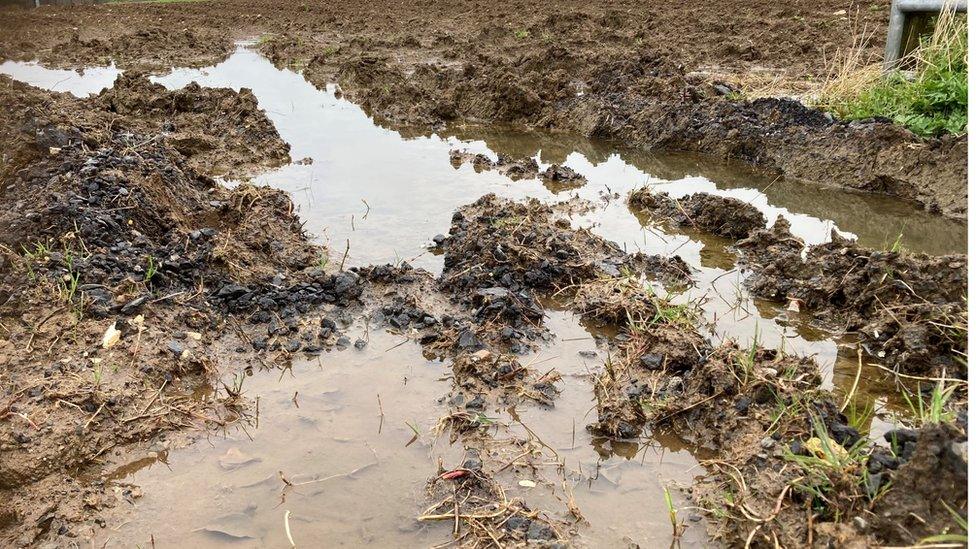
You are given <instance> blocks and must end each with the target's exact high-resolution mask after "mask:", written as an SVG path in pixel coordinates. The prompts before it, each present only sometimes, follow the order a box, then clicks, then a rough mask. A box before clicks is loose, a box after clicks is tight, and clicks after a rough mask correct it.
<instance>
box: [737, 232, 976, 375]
mask: <svg viewBox="0 0 976 549" xmlns="http://www.w3.org/2000/svg"><path fill="white" fill-rule="evenodd" d="M735 248H736V249H737V250H738V251H739V252H740V253H741V254H742V258H743V261H744V263H745V264H746V265H747V266H748V267H749V268H750V269H751V271H752V272H751V274H750V275H749V277H748V278H747V280H746V285H747V287H748V288H749V290H750V292H752V293H753V294H754V295H756V296H760V297H764V298H767V299H772V300H777V301H781V302H792V304H793V306H794V307H795V308H796V309H797V310H799V311H806V312H809V313H812V314H813V315H814V316H815V317H817V318H818V319H820V320H821V321H822V322H824V323H825V324H826V325H828V326H832V327H833V328H835V329H838V328H839V329H841V330H844V331H852V332H858V333H859V335H860V337H861V341H862V348H863V349H864V350H865V351H866V352H867V353H868V356H869V357H870V358H871V359H873V360H876V361H880V362H883V363H885V364H888V365H889V366H890V367H893V368H895V369H897V370H899V371H902V372H904V373H908V374H922V375H928V376H932V377H937V376H940V375H941V374H942V372H946V373H947V374H948V375H949V377H957V378H966V377H967V375H968V374H967V368H966V364H965V356H966V354H967V349H968V344H967V341H966V326H967V323H968V315H967V312H966V295H967V291H968V290H967V273H968V269H967V262H966V256H964V255H946V256H936V257H930V256H928V255H925V254H910V253H907V252H902V251H899V250H889V251H882V250H871V249H867V248H863V247H861V246H858V245H857V244H855V243H854V242H852V241H850V240H847V239H844V238H843V237H840V236H839V235H837V233H836V232H835V233H834V234H833V238H832V240H831V242H828V243H825V244H818V245H815V246H809V247H806V246H804V244H803V242H801V241H799V240H798V239H797V238H796V237H795V236H793V235H792V234H791V233H790V225H789V222H788V221H786V220H785V219H784V218H782V217H780V218H778V219H777V220H776V222H775V223H774V225H773V227H772V228H770V229H759V230H754V231H753V232H752V233H750V235H749V237H748V238H745V239H743V240H740V241H739V242H737V243H736V244H735Z"/></svg>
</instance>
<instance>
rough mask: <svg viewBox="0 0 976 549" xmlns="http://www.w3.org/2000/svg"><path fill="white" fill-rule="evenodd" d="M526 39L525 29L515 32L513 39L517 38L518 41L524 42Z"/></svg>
mask: <svg viewBox="0 0 976 549" xmlns="http://www.w3.org/2000/svg"><path fill="white" fill-rule="evenodd" d="M528 37H529V31H527V30H525V29H521V30H517V31H515V38H518V39H519V40H525V39H526V38H528Z"/></svg>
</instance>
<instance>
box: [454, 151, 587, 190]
mask: <svg viewBox="0 0 976 549" xmlns="http://www.w3.org/2000/svg"><path fill="white" fill-rule="evenodd" d="M450 159H451V165H452V166H454V168H455V169H456V168H460V167H461V166H462V165H464V164H468V163H470V164H471V166H472V167H473V168H474V170H475V171H476V172H478V173H481V172H482V171H484V170H496V171H497V172H498V173H500V174H502V175H504V176H506V177H508V178H509V179H511V180H512V181H519V180H522V179H536V178H538V179H541V180H542V181H543V184H545V185H546V187H547V188H549V189H550V190H552V191H553V193H556V194H558V193H559V192H561V191H564V190H567V189H573V188H579V187H582V186H583V185H585V184H586V178H585V177H583V176H582V175H580V174H578V173H576V172H575V171H573V169H572V168H570V167H568V166H560V165H558V164H553V165H551V166H549V167H548V168H546V169H545V170H540V168H539V163H538V162H536V160H535V159H534V158H529V157H526V158H521V159H514V158H510V157H508V156H506V155H504V154H500V155H498V160H492V159H491V158H488V156H486V155H484V154H481V153H469V152H465V151H460V150H452V151H451V153H450Z"/></svg>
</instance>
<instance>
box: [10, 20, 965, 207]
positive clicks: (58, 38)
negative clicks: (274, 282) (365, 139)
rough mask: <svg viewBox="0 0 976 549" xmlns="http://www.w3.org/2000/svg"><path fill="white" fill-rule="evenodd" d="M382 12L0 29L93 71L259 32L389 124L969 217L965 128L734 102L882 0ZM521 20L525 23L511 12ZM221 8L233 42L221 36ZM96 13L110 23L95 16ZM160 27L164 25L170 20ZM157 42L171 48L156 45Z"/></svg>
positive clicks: (191, 58)
mask: <svg viewBox="0 0 976 549" xmlns="http://www.w3.org/2000/svg"><path fill="white" fill-rule="evenodd" d="M390 9H392V10H393V11H396V12H397V13H400V15H401V17H402V18H403V19H404V20H406V21H409V22H408V23H406V24H401V21H399V20H396V21H395V20H394V19H393V18H392V17H391V16H390V15H389V13H390V12H387V11H384V7H383V6H382V5H376V6H374V7H373V9H372V10H369V11H366V12H362V11H360V10H358V9H355V10H352V11H349V6H348V5H346V4H341V3H340V4H336V5H328V6H319V7H318V9H316V10H305V9H303V8H301V7H300V6H293V7H288V8H285V9H283V8H282V7H281V6H278V5H275V6H273V7H272V6H268V5H267V4H265V3H262V2H260V1H256V2H253V3H252V4H249V5H247V6H244V5H239V4H233V5H226V6H225V5H223V4H221V3H219V2H218V3H210V4H209V5H208V6H165V5H156V6H151V7H140V8H139V10H138V11H136V10H133V9H131V8H129V7H127V6H92V7H76V9H74V10H71V11H66V10H65V11H60V10H53V9H52V10H49V11H47V12H45V14H44V15H45V17H43V18H41V19H40V21H41V22H42V23H41V24H38V21H36V20H31V18H30V15H29V14H28V13H26V12H23V11H21V10H15V9H10V8H7V9H5V10H4V12H3V14H2V15H3V20H4V27H5V28H8V29H12V30H11V31H10V32H9V33H5V35H4V37H0V38H2V40H0V48H2V49H0V53H2V54H3V57H4V58H6V59H24V58H25V57H35V56H37V51H38V48H40V49H41V51H42V52H43V53H42V55H41V57H42V58H43V59H45V60H46V61H47V62H48V63H53V62H55V61H58V62H61V63H64V64H70V63H75V64H78V63H82V62H84V63H89V64H91V63H96V62H101V61H104V59H105V53H106V52H111V53H112V54H113V55H114V56H115V57H116V58H118V59H121V60H122V61H121V62H126V63H127V64H128V65H131V66H138V65H139V62H140V61H141V62H143V63H144V64H146V65H148V66H150V67H152V66H154V65H155V66H157V67H158V64H159V63H160V62H161V61H164V60H165V61H169V62H170V63H171V64H172V63H180V64H184V65H194V64H196V62H197V61H198V60H200V59H201V58H204V59H207V58H208V57H209V61H210V62H214V61H216V60H217V59H219V54H221V53H222V54H226V53H227V52H229V51H231V50H232V49H233V40H234V39H242V38H248V37H253V36H259V35H260V36H262V39H261V41H260V42H261V43H260V45H259V47H260V49H261V51H262V52H263V53H265V54H266V55H268V56H269V58H271V59H272V60H273V61H274V62H275V63H276V64H278V65H279V66H281V67H292V68H300V69H303V70H304V75H305V77H306V78H307V79H308V80H309V81H310V82H312V83H314V84H316V85H317V86H319V87H320V88H322V89H324V88H325V87H326V86H327V85H328V84H330V83H333V82H338V83H339V84H341V86H342V88H343V93H344V94H345V96H347V97H349V98H351V99H352V100H354V101H355V102H357V103H358V104H360V105H362V106H363V107H364V108H366V109H367V110H368V111H369V112H371V113H372V114H374V115H375V116H376V117H378V118H381V119H383V120H387V121H388V122H389V123H393V124H403V123H409V124H424V125H435V126H439V125H441V124H443V123H445V122H452V121H466V122H492V123H512V124H519V125H528V126H531V127H535V128H546V129H558V130H568V131H572V132H577V133H581V134H583V135H585V136H589V137H597V138H607V137H611V138H618V139H621V140H625V141H628V142H630V143H635V144H641V145H643V146H645V147H647V148H654V149H666V150H683V151H695V152H703V153H706V154H710V155H714V156H715V157H718V158H736V159H741V160H744V161H746V162H750V163H753V164H756V165H759V166H763V167H766V168H770V169H772V170H775V171H777V172H778V173H781V174H782V175H784V176H787V177H794V178H797V179H801V180H806V181H810V182H817V183H823V184H828V185H834V186H841V187H846V188H852V189H859V190H863V191H868V192H876V193H883V194H887V195H892V196H897V197H900V198H903V199H906V200H909V201H912V202H915V203H917V204H920V205H923V206H924V207H926V208H927V209H929V210H931V211H938V212H942V213H943V214H945V215H948V216H951V217H955V218H965V216H966V185H965V181H966V173H967V167H966V145H965V143H966V139H965V137H961V138H951V137H949V138H943V139H934V140H921V139H918V138H915V137H913V136H912V135H911V134H910V133H909V132H907V131H905V130H903V129H900V128H899V127H897V126H895V125H893V124H891V123H890V122H887V121H869V122H864V123H851V124H848V123H841V122H837V121H834V120H832V119H831V118H830V117H828V116H826V115H824V114H822V113H820V112H818V111H815V110H811V109H808V108H807V107H805V106H803V105H802V104H801V103H800V102H798V101H796V100H793V99H781V98H763V99H758V100H754V101H753V100H743V99H742V93H741V90H746V91H754V90H770V92H768V93H769V94H772V95H777V93H776V92H779V95H783V94H784V93H786V94H792V95H794V96H795V94H797V93H798V92H802V91H803V90H808V89H809V87H810V81H811V80H813V81H816V79H817V78H822V77H823V76H824V74H825V72H826V71H827V66H826V63H825V62H824V59H829V58H831V55H832V54H833V53H834V52H838V51H841V52H843V51H846V49H847V48H849V47H850V45H851V44H850V30H849V28H850V26H851V25H852V24H854V23H857V24H858V25H866V26H868V27H870V26H872V25H878V26H880V25H882V24H883V17H884V11H885V10H884V8H878V7H877V6H873V5H870V4H869V3H863V4H861V3H857V4H856V5H848V4H843V3H839V2H838V3H836V4H835V5H833V6H822V5H817V6H807V5H802V4H797V3H794V2H781V3H779V4H777V5H775V6H772V7H770V8H769V9H765V8H759V7H757V6H753V5H750V4H741V3H738V4H735V5H728V6H723V7H722V8H721V9H716V8H715V6H712V5H711V4H707V3H705V4H699V3H691V4H688V3H679V4H668V5H666V6H663V7H661V8H659V9H658V8H655V9H654V10H651V9H649V8H648V7H647V6H645V5H638V4H629V3H625V4H623V5H618V6H614V7H612V8H606V7H603V6H595V5H589V4H585V3H583V4H579V5H574V6H567V7H561V8H559V9H558V10H557V11H553V10H551V9H549V8H543V9H539V8H538V7H532V8H531V9H530V8H529V7H528V6H525V5H522V4H517V3H516V4H514V5H512V6H508V7H504V8H503V7H500V8H499V11H498V13H497V14H495V13H492V10H482V9H479V8H478V7H477V6H455V5H452V6H445V7H443V8H441V7H438V6H426V5H425V6H419V5H417V6H407V7H405V6H400V5H397V6H396V7H395V8H390ZM403 10H406V12H404V11H403ZM511 13H525V14H526V16H525V17H524V18H522V19H518V20H513V19H511ZM214 14H219V16H218V17H219V19H220V21H221V24H222V25H223V26H224V28H226V29H227V32H226V33H224V34H223V35H217V33H216V32H215V31H214V30H213V29H214V27H213V26H212V21H211V18H212V17H214ZM407 14H409V16H408V15H407ZM461 14H464V15H463V16H462V15H461ZM690 14H693V15H690ZM96 19H98V20H99V22H100V24H98V25H94V24H92V21H93V20H96ZM105 19H111V20H110V21H107V22H104V23H103V22H102V21H103V20H105ZM161 19H166V20H172V26H173V27H174V28H173V30H170V28H169V27H167V28H162V27H161V26H160V25H159V21H160V20H161ZM692 21H695V22H696V23H695V24H692V23H691V22H692ZM729 21H735V22H736V23H735V24H731V23H729ZM180 25H182V26H180ZM176 27H178V28H179V29H180V30H175V28H176ZM78 29H83V30H78ZM880 34H882V33H880V32H878V33H874V34H870V36H871V38H870V39H868V41H867V43H866V44H865V45H864V47H865V48H866V49H867V50H869V51H880V49H881V47H882V45H883V44H882V42H883V41H882V40H881V39H880V38H879V37H878V36H880ZM79 35H85V37H84V38H80V37H79ZM89 36H91V37H90V38H89ZM556 36H559V37H560V39H559V40H558V41H557V40H556V39H555V37H556ZM147 42H150V43H153V44H154V46H155V45H156V44H162V45H163V46H162V47H153V48H152V49H151V50H150V51H146V48H145V47H144V44H146V43H147ZM663 43H666V44H669V47H668V48H667V49H663V48H661V47H660V46H658V45H659V44H663ZM167 44H169V45H170V46H169V47H166V46H165V45H167ZM817 44H819V45H820V46H819V47H818V46H817ZM140 52H142V53H141V54H140ZM215 55H216V56H217V57H216V58H215V57H213V56H215ZM127 56H131V59H132V61H131V62H130V61H129V60H128V59H127ZM608 56H611V57H612V58H613V59H614V61H613V62H612V63H606V59H607V57H608Z"/></svg>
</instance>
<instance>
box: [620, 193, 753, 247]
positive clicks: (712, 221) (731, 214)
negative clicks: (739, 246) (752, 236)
mask: <svg viewBox="0 0 976 549" xmlns="http://www.w3.org/2000/svg"><path fill="white" fill-rule="evenodd" d="M628 202H629V203H630V206H631V207H632V208H635V209H638V210H642V211H644V212H647V213H648V214H652V215H654V216H660V217H666V218H668V219H670V220H671V221H673V222H674V223H676V224H678V225H679V226H684V227H693V228H694V229H696V230H699V231H705V232H709V233H712V234H717V235H719V236H724V237H725V238H734V239H740V238H745V237H746V236H748V235H749V231H751V230H753V229H761V228H764V227H765V226H766V218H765V217H763V214H762V212H760V211H759V210H758V209H757V208H756V207H755V206H753V205H751V204H746V203H745V202H743V201H741V200H738V199H735V198H729V197H725V196H715V195H712V194H707V193H695V194H693V195H690V196H684V197H681V198H678V199H675V198H672V197H670V196H668V195H667V194H665V193H654V192H653V191H652V190H651V189H649V188H647V187H644V188H641V189H638V190H636V191H634V192H632V193H631V194H630V198H629V199H628Z"/></svg>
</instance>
